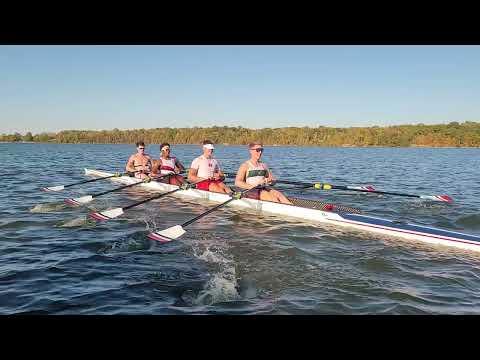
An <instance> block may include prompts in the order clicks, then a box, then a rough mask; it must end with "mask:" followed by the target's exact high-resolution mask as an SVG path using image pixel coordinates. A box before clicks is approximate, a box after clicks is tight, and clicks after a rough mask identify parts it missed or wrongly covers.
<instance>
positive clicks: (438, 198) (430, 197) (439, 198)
mask: <svg viewBox="0 0 480 360" xmlns="http://www.w3.org/2000/svg"><path fill="white" fill-rule="evenodd" d="M420 199H425V200H431V201H443V202H453V199H452V198H451V197H450V196H448V195H420Z"/></svg>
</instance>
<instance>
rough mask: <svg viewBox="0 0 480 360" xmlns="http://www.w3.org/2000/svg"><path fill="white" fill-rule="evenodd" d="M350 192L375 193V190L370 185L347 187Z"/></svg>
mask: <svg viewBox="0 0 480 360" xmlns="http://www.w3.org/2000/svg"><path fill="white" fill-rule="evenodd" d="M347 187H348V188H349V189H351V190H364V191H375V188H374V187H373V186H372V185H365V186H347Z"/></svg>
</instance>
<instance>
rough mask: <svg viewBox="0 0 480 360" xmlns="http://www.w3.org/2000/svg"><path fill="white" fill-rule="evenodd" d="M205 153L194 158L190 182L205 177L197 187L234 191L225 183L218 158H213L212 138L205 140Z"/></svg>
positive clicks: (221, 191) (189, 173) (214, 190)
mask: <svg viewBox="0 0 480 360" xmlns="http://www.w3.org/2000/svg"><path fill="white" fill-rule="evenodd" d="M202 144H203V155H201V156H199V157H197V158H196V159H194V160H193V162H192V165H191V166H190V171H189V172H188V180H189V181H190V182H197V181H199V180H201V179H205V181H202V182H200V183H198V184H197V186H196V187H197V189H199V190H206V191H213V192H219V193H227V194H230V193H232V190H231V189H230V188H229V187H228V186H226V185H225V184H224V183H223V180H224V178H225V177H224V175H223V173H222V171H221V169H220V165H219V163H218V161H217V160H216V159H214V158H213V156H212V154H213V150H214V149H215V147H214V146H213V143H212V142H211V141H210V140H204V141H203V143H202Z"/></svg>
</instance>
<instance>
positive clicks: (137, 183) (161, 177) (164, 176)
mask: <svg viewBox="0 0 480 360" xmlns="http://www.w3.org/2000/svg"><path fill="white" fill-rule="evenodd" d="M172 175H174V174H166V175H163V176H160V177H158V178H156V179H155V180H161V179H163V178H166V177H170V176H172ZM143 183H144V181H139V182H136V183H134V184H129V185H125V186H121V187H119V188H116V189H112V190H107V191H104V192H101V193H98V194H93V195H92V197H93V198H96V197H99V196H102V195H105V194H109V193H111V192H115V191H120V190H123V189H127V188H129V187H132V186H135V185H140V184H143Z"/></svg>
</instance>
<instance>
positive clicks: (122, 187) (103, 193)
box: [92, 181, 144, 198]
mask: <svg viewBox="0 0 480 360" xmlns="http://www.w3.org/2000/svg"><path fill="white" fill-rule="evenodd" d="M143 183H144V182H143V181H139V182H136V183H133V184H129V185H125V186H121V187H119V188H116V189H111V190H107V191H104V192H101V193H97V194H93V195H92V198H96V197H99V196H103V195H105V194H109V193H112V192H115V191H120V190H123V189H127V188H129V187H132V186H135V185H140V184H143Z"/></svg>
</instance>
